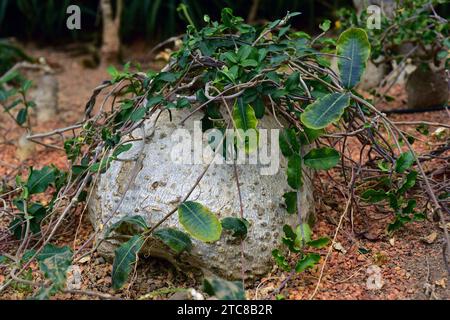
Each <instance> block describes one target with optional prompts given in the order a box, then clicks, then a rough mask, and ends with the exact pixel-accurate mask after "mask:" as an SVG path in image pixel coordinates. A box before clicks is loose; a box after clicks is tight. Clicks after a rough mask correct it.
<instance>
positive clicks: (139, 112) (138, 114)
mask: <svg viewBox="0 0 450 320" xmlns="http://www.w3.org/2000/svg"><path fill="white" fill-rule="evenodd" d="M146 113H147V108H146V107H139V108H137V109H135V110H133V112H132V113H131V115H130V120H131V121H133V122H138V121H139V120H141V119H143V118H144V116H145V114H146Z"/></svg>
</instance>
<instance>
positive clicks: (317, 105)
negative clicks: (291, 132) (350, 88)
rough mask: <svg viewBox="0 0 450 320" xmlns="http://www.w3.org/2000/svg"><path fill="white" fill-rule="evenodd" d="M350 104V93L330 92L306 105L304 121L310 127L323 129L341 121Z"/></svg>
mask: <svg viewBox="0 0 450 320" xmlns="http://www.w3.org/2000/svg"><path fill="white" fill-rule="evenodd" d="M349 104H350V95H349V94H345V93H331V94H328V95H326V96H324V97H322V98H320V99H319V100H317V101H316V102H314V103H313V104H310V105H309V106H307V107H306V109H305V112H303V113H302V115H301V120H302V123H303V124H304V125H305V126H307V127H308V128H310V129H315V130H319V129H323V128H325V127H327V126H328V125H330V124H331V123H334V122H337V121H339V119H340V118H341V116H342V114H343V113H344V110H345V108H347V107H348V105H349Z"/></svg>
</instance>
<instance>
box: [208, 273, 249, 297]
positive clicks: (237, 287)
mask: <svg viewBox="0 0 450 320" xmlns="http://www.w3.org/2000/svg"><path fill="white" fill-rule="evenodd" d="M203 290H204V291H205V292H206V293H207V294H209V295H210V296H214V297H216V298H217V299H219V300H245V290H244V287H243V285H242V281H226V280H223V279H219V278H209V277H207V278H205V280H204V281H203Z"/></svg>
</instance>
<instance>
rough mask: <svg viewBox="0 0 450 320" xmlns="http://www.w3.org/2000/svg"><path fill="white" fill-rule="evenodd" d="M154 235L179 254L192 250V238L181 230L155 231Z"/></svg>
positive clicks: (165, 229) (166, 229)
mask: <svg viewBox="0 0 450 320" xmlns="http://www.w3.org/2000/svg"><path fill="white" fill-rule="evenodd" d="M153 234H154V235H155V236H156V237H158V238H159V239H161V241H162V242H164V243H165V244H166V245H167V246H168V247H169V248H171V249H172V250H173V251H175V252H176V253H178V254H180V253H181V252H183V251H190V250H191V249H192V241H191V238H189V236H188V235H187V234H186V233H184V232H182V231H180V230H176V229H172V228H164V229H159V230H157V231H155V232H154V233H153Z"/></svg>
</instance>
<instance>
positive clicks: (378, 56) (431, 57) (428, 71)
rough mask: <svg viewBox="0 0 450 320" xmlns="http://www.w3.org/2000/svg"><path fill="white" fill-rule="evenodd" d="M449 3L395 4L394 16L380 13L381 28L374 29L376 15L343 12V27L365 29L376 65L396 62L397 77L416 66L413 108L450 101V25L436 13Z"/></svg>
mask: <svg viewBox="0 0 450 320" xmlns="http://www.w3.org/2000/svg"><path fill="white" fill-rule="evenodd" d="M449 3H450V2H449V1H448V0H432V1H430V0H403V1H396V9H395V10H394V12H393V14H392V16H391V15H387V14H384V13H383V12H380V16H379V22H380V25H379V26H374V25H373V24H372V23H369V22H370V21H373V20H374V17H373V12H371V11H365V10H363V11H361V14H360V15H359V16H358V15H357V14H356V13H355V12H353V11H352V10H349V9H342V10H340V15H341V19H340V20H341V21H342V24H343V25H344V26H347V27H350V26H357V27H360V28H364V30H366V32H367V33H368V37H369V41H370V43H371V46H372V54H371V60H372V61H373V62H374V64H375V65H382V64H391V63H392V62H395V63H396V64H397V65H398V68H397V69H396V70H394V78H398V76H399V75H400V74H401V73H402V71H403V70H404V69H405V67H406V66H407V65H408V64H410V65H413V66H415V67H416V71H414V72H413V73H412V74H411V75H410V77H409V79H408V81H407V91H408V104H409V106H410V107H411V108H427V107H439V106H442V105H446V104H447V102H448V98H449V91H448V77H447V75H446V72H445V70H446V69H448V68H449V62H450V54H449V51H450V24H449V22H448V20H447V19H445V18H443V17H441V16H439V15H438V13H437V11H436V10H437V9H436V8H437V6H439V5H444V4H449Z"/></svg>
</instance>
